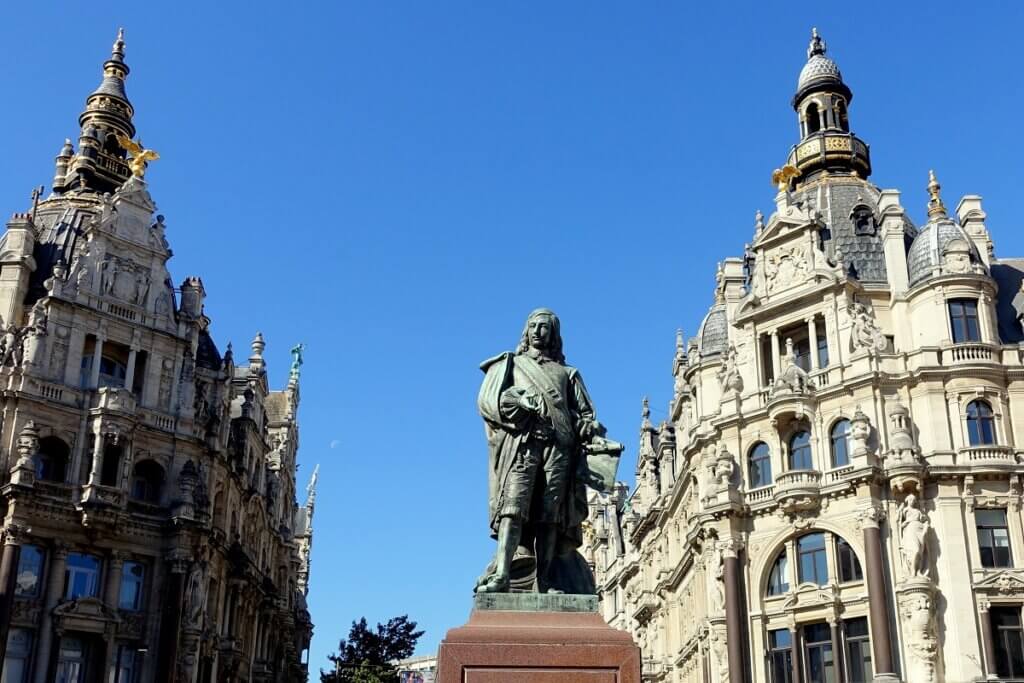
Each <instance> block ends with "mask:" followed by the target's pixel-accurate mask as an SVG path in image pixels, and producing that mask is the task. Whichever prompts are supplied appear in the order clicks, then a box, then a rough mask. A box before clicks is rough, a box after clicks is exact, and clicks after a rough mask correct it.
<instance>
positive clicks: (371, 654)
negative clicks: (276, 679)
mask: <svg viewBox="0 0 1024 683" xmlns="http://www.w3.org/2000/svg"><path fill="white" fill-rule="evenodd" d="M422 635H423V631H417V630H416V622H415V621H409V617H408V615H405V614H403V615H402V616H400V617H395V618H393V619H389V620H388V622H387V623H386V624H377V627H376V628H375V629H371V628H370V627H369V626H368V625H367V624H366V618H365V617H364V618H362V619H360V620H359V621H353V622H352V628H351V629H349V632H348V638H347V639H342V640H341V642H339V643H338V652H337V653H336V654H332V655H328V656H327V659H329V660H330V662H331V667H330V670H329V671H324V670H323V669H321V670H320V680H321V682H322V683H398V670H397V669H396V668H395V666H394V665H395V663H396V662H398V661H399V660H402V659H408V658H409V657H411V656H412V653H413V651H415V649H416V641H418V640H419V639H420V636H422Z"/></svg>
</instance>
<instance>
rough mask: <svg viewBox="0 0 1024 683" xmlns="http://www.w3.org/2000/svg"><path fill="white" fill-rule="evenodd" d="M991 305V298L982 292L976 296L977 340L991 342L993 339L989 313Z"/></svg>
mask: <svg viewBox="0 0 1024 683" xmlns="http://www.w3.org/2000/svg"><path fill="white" fill-rule="evenodd" d="M991 305H992V299H991V297H989V296H988V295H987V294H982V295H981V296H980V297H978V337H979V341H981V342H984V343H988V344H991V343H992V340H993V337H992V322H991V317H992V316H991V315H989V306H991ZM997 343H998V342H997Z"/></svg>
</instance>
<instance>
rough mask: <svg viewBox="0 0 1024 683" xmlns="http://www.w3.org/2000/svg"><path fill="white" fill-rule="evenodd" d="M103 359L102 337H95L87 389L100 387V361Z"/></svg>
mask: <svg viewBox="0 0 1024 683" xmlns="http://www.w3.org/2000/svg"><path fill="white" fill-rule="evenodd" d="M102 358H103V337H101V336H99V335H97V336H96V346H94V347H93V350H92V368H90V369H89V388H90V389H95V388H97V387H98V386H99V385H100V360H102Z"/></svg>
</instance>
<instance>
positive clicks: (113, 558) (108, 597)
mask: <svg viewBox="0 0 1024 683" xmlns="http://www.w3.org/2000/svg"><path fill="white" fill-rule="evenodd" d="M127 557H128V555H127V553H124V552H122V551H120V550H112V551H110V559H109V560H107V582H106V585H105V586H104V588H103V602H105V603H107V607H109V608H110V609H112V610H116V609H117V605H118V603H120V599H119V598H120V593H121V569H122V568H123V567H124V561H125V559H127Z"/></svg>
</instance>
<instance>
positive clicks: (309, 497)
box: [306, 463, 320, 508]
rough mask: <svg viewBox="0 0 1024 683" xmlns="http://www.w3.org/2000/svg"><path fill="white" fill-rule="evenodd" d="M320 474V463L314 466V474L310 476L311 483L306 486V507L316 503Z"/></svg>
mask: <svg viewBox="0 0 1024 683" xmlns="http://www.w3.org/2000/svg"><path fill="white" fill-rule="evenodd" d="M319 475H320V464H319V463H317V464H316V466H314V467H313V476H311V477H310V478H309V485H307V486H306V507H307V508H312V507H313V505H314V504H315V503H316V480H317V477H318V476H319Z"/></svg>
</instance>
